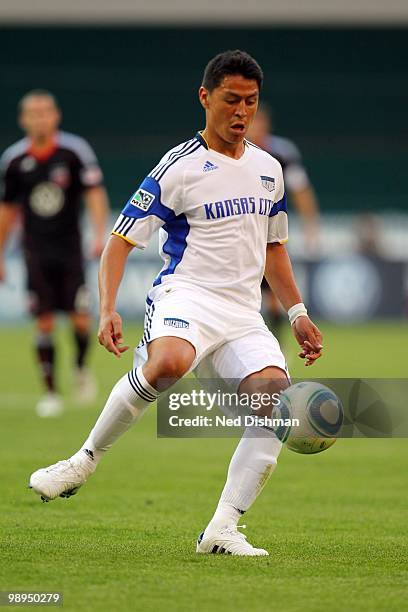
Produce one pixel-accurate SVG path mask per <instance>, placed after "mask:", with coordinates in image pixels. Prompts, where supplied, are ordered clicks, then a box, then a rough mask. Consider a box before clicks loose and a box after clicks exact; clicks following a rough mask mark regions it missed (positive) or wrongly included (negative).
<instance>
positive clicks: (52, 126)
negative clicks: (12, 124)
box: [20, 96, 61, 139]
mask: <svg viewBox="0 0 408 612" xmlns="http://www.w3.org/2000/svg"><path fill="white" fill-rule="evenodd" d="M60 119H61V115H60V112H59V110H58V108H56V106H55V104H54V101H53V99H52V98H49V97H48V96H31V97H29V98H27V99H26V100H25V102H24V106H23V108H22V111H21V114H20V125H21V127H22V128H23V130H24V131H25V132H26V133H27V135H28V136H30V137H31V138H34V139H40V138H49V137H50V136H52V134H53V133H54V132H55V130H56V129H57V127H58V124H59V122H60Z"/></svg>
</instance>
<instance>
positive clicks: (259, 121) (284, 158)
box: [248, 102, 319, 340]
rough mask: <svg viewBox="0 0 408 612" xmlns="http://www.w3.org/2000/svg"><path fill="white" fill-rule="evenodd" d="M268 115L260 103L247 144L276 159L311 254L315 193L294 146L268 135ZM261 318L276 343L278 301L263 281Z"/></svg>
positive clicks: (316, 232)
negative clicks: (272, 334) (250, 143)
mask: <svg viewBox="0 0 408 612" xmlns="http://www.w3.org/2000/svg"><path fill="white" fill-rule="evenodd" d="M272 131H273V124H272V111H271V109H270V107H269V106H268V105H267V104H265V103H264V102H262V103H260V104H259V107H258V111H257V114H256V116H255V119H254V121H253V123H252V125H251V127H250V128H249V130H248V140H250V141H251V142H253V143H254V144H256V145H257V146H258V147H260V148H261V149H264V151H267V152H268V153H270V154H271V155H272V156H273V157H275V159H277V160H278V161H279V162H280V164H281V166H282V169H283V178H284V181H285V187H286V191H287V193H288V195H289V201H290V202H292V203H293V205H294V206H295V208H296V210H297V212H298V213H299V215H300V216H301V221H302V224H303V229H304V236H305V245H306V248H307V250H308V252H309V254H315V253H316V252H317V250H318V242H319V207H318V204H317V200H316V196H315V192H314V189H313V186H312V184H311V182H310V179H309V177H308V174H307V172H306V169H305V167H304V165H303V161H302V157H301V155H300V151H299V149H298V148H297V146H296V145H295V143H294V142H292V141H291V140H289V139H288V138H282V137H281V136H276V135H275V134H273V133H272ZM262 293H263V301H264V304H265V312H264V317H265V319H266V322H267V324H268V326H269V327H270V329H271V330H272V331H273V333H274V335H275V336H276V337H277V338H278V340H279V339H280V335H281V331H282V328H283V326H284V324H285V316H284V313H283V311H282V307H281V305H280V303H279V300H278V299H277V298H276V296H275V295H274V293H273V292H272V291H271V290H270V288H269V285H268V283H267V282H266V280H265V279H264V280H263V282H262Z"/></svg>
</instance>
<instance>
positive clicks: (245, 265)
mask: <svg viewBox="0 0 408 612" xmlns="http://www.w3.org/2000/svg"><path fill="white" fill-rule="evenodd" d="M262 78H263V74H262V70H261V68H260V67H259V65H258V64H257V62H256V61H255V60H254V59H253V58H252V57H250V56H249V55H248V54H247V53H245V52H243V51H226V52H224V53H221V54H219V55H217V56H216V57H214V58H213V59H212V60H211V61H210V62H209V63H208V65H207V67H206V69H205V72H204V78H203V84H202V86H201V87H200V90H199V99H200V102H201V105H202V106H203V108H204V109H205V114H206V126H205V129H204V130H203V131H202V132H199V133H197V134H196V136H194V137H193V138H191V139H190V140H188V141H187V142H185V143H183V144H181V145H178V146H177V147H175V148H174V149H172V150H171V151H169V152H168V153H167V154H166V155H165V156H164V157H163V158H162V160H161V161H160V162H159V164H158V165H157V166H156V167H155V168H154V169H153V170H152V172H151V173H150V174H149V175H148V176H147V177H146V178H145V180H144V181H143V182H142V184H141V186H140V187H139V189H137V191H136V192H135V193H134V194H133V195H132V196H131V197H130V199H129V201H128V203H127V204H126V206H125V207H124V209H123V211H122V214H121V215H120V216H119V218H118V220H117V223H116V224H115V226H114V230H113V235H112V236H111V238H110V240H109V242H108V244H107V246H106V248H105V250H104V253H103V255H102V260H101V267H100V275H99V282H100V297H101V303H100V326H99V342H100V343H101V344H102V345H103V346H104V347H105V348H106V349H107V350H108V351H110V352H111V353H113V354H114V355H115V356H117V357H120V356H121V354H122V353H123V352H124V351H126V350H127V349H128V347H127V346H126V345H124V339H123V335H122V321H121V318H120V315H119V314H118V313H117V312H116V307H115V302H116V295H117V291H118V287H119V285H120V281H121V278H122V274H123V271H124V266H125V262H126V259H127V256H128V254H129V252H130V251H131V250H132V249H133V248H134V247H136V248H141V249H143V248H145V247H146V245H147V242H148V240H149V238H150V236H151V234H152V233H153V232H154V231H155V230H156V229H157V228H160V232H161V235H162V242H161V244H162V246H161V253H162V257H163V259H164V262H165V263H164V266H163V268H162V270H161V272H160V273H159V275H158V276H157V278H156V279H155V280H154V282H153V285H152V288H151V290H150V291H149V294H148V297H147V312H146V322H145V332H144V335H143V338H142V340H141V342H140V344H139V347H138V348H137V350H136V354H135V356H136V359H135V364H134V369H132V370H131V371H130V372H129V373H127V374H125V376H123V378H121V379H120V380H119V381H118V382H117V383H116V385H115V386H114V388H113V389H112V392H111V394H110V396H109V398H108V400H107V403H106V405H105V407H104V409H103V411H102V413H101V415H100V416H99V418H98V420H97V422H96V424H95V426H94V428H93V429H92V431H91V432H90V434H89V436H88V438H87V440H86V441H85V443H84V444H83V446H82V448H81V449H80V450H79V451H78V452H77V453H76V454H74V455H73V456H72V457H71V458H70V459H68V460H64V461H60V462H58V463H56V464H54V465H52V466H49V467H47V468H42V469H39V470H37V471H36V472H34V473H33V474H32V475H31V478H30V486H31V487H32V488H33V489H34V491H35V492H36V493H37V494H39V495H41V497H42V498H43V500H45V501H48V500H51V499H55V498H56V497H57V496H59V495H60V496H62V497H68V496H70V495H72V494H73V493H75V492H76V491H77V490H78V488H79V487H80V486H81V485H82V484H83V483H84V482H85V481H86V479H87V478H88V476H89V475H90V474H92V472H94V470H95V468H96V466H97V464H98V463H99V461H100V460H101V459H102V457H103V456H104V455H105V453H106V452H107V451H108V450H109V449H110V447H111V446H112V444H113V443H114V442H115V441H116V440H117V439H118V437H119V436H120V435H122V434H123V433H124V432H125V431H127V430H128V429H129V427H130V426H131V425H132V424H134V423H135V422H136V421H138V419H140V417H141V415H142V414H143V412H144V411H145V410H146V408H147V407H148V406H149V404H151V403H152V402H154V401H155V400H156V399H157V397H158V396H159V394H160V391H162V390H163V387H164V386H165V384H164V381H165V380H167V381H168V380H169V379H171V380H178V379H179V378H181V377H182V376H183V375H184V374H186V373H187V372H190V371H192V370H194V369H196V368H198V369H199V368H200V367H201V366H202V365H203V364H205V365H209V366H211V367H212V368H213V369H214V370H215V371H216V372H217V374H218V376H219V378H220V379H236V380H238V381H240V384H239V392H240V393H248V390H250V391H249V392H252V391H256V390H257V389H258V388H264V389H265V388H267V389H268V392H270V393H271V392H277V391H280V390H281V389H283V388H286V387H287V386H288V384H289V383H288V378H287V372H286V366H285V359H284V356H283V354H282V352H281V350H280V348H279V344H278V342H277V341H276V339H275V338H274V336H273V335H272V333H271V332H270V331H269V330H268V329H267V327H266V325H265V323H264V321H263V319H262V317H261V315H260V312H259V309H260V300H261V295H260V284H261V280H262V276H263V272H264V269H265V264H266V277H267V279H268V282H269V283H270V284H271V285H272V287H273V289H274V291H276V293H277V295H278V296H279V299H280V300H281V301H282V303H283V304H284V306H285V308H286V309H287V310H288V314H289V320H290V323H291V324H292V329H293V332H294V334H295V337H296V339H297V341H298V342H299V344H300V345H301V352H300V356H301V357H303V358H304V359H305V362H306V365H311V364H313V363H314V362H315V360H316V359H318V358H319V357H320V355H321V350H322V344H321V341H322V338H321V334H320V332H319V330H318V329H317V327H316V326H315V325H314V324H313V323H312V321H311V320H310V319H309V317H308V316H307V311H306V308H305V306H304V305H303V303H302V300H301V297H300V294H299V291H298V289H297V287H296V283H295V280H294V278H293V274H292V269H291V265H290V261H289V258H288V255H287V252H286V250H285V246H284V242H285V241H286V239H287V213H286V200H285V193H284V185H283V178H282V169H281V166H280V164H279V163H278V162H277V161H276V160H275V159H274V158H273V157H271V156H270V155H269V154H268V153H266V152H265V151H262V150H261V149H259V148H258V147H256V146H253V145H251V144H250V143H248V142H247V141H246V140H245V134H246V132H247V130H248V127H249V125H250V123H251V121H252V119H253V116H254V114H255V112H256V108H257V104H258V97H259V91H260V88H261V84H262ZM206 362H207V363H206ZM168 385H169V383H168V382H167V386H168ZM280 449H281V443H280V441H279V440H278V439H277V437H276V436H275V434H274V432H273V431H271V430H269V429H265V428H262V427H256V426H254V427H248V428H247V429H246V430H245V434H244V436H243V438H242V439H241V441H240V442H239V444H238V447H237V449H236V451H235V453H234V456H233V457H232V461H231V463H230V466H229V470H228V475H227V481H226V484H225V487H224V490H223V492H222V494H221V498H220V501H219V504H218V507H217V509H216V511H215V514H214V516H213V518H212V519H211V521H210V522H209V524H208V526H207V527H206V529H205V530H204V532H203V533H202V534H201V535H200V537H199V539H198V541H197V552H199V553H215V552H217V553H227V554H232V555H242V556H246V555H248V556H258V555H267V554H268V553H267V552H266V550H264V549H262V548H255V547H254V546H252V545H251V544H250V543H249V542H248V541H247V539H246V538H245V537H244V535H243V534H242V533H241V532H239V531H238V521H239V519H240V517H241V516H242V514H243V513H244V512H245V511H246V510H248V508H250V506H251V505H252V504H253V502H254V501H255V499H256V497H257V496H258V494H259V493H260V491H261V489H262V488H263V485H264V484H265V482H266V481H267V479H268V477H269V476H270V475H271V473H272V472H273V470H274V468H275V466H276V462H277V457H278V455H279V452H280Z"/></svg>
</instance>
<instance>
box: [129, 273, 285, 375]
mask: <svg viewBox="0 0 408 612" xmlns="http://www.w3.org/2000/svg"><path fill="white" fill-rule="evenodd" d="M149 295H150V297H149V298H148V299H147V306H146V316H145V326H144V334H143V337H142V340H141V341H140V343H139V345H138V347H137V348H136V350H135V360H134V367H138V366H140V365H142V364H143V363H144V362H145V361H146V360H147V350H146V347H147V344H148V343H149V342H151V341H152V340H155V339H156V338H161V337H163V336H176V337H178V338H183V339H184V340H188V342H190V343H191V344H192V345H193V346H194V348H195V351H196V357H195V359H194V362H193V364H192V366H191V368H190V371H192V370H195V373H196V374H197V376H198V377H199V378H221V379H224V380H225V379H236V380H238V381H241V380H243V379H244V378H245V377H246V376H249V374H252V373H254V372H259V371H260V370H262V369H264V368H266V367H268V366H275V367H278V368H280V369H281V370H284V371H285V372H286V374H287V366H286V362H285V358H284V356H283V353H282V351H281V349H280V346H279V342H278V341H277V339H276V338H275V336H274V335H273V334H272V333H271V332H270V331H269V329H268V328H267V326H266V325H265V322H264V320H263V318H262V315H261V314H260V313H259V312H257V311H254V310H251V309H250V308H245V307H243V306H240V305H239V306H237V305H236V304H234V303H233V302H231V301H230V300H227V299H226V298H223V297H218V296H217V297H214V294H213V293H212V292H209V291H208V290H206V289H202V288H197V287H194V288H190V287H188V288H186V287H184V286H179V285H177V286H174V285H171V284H169V283H167V284H165V285H159V286H157V287H155V288H154V289H153V290H152V291H151V292H150V294H149Z"/></svg>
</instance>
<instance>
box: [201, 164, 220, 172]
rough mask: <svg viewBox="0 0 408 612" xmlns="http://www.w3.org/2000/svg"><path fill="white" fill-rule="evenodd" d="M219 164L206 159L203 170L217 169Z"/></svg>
mask: <svg viewBox="0 0 408 612" xmlns="http://www.w3.org/2000/svg"><path fill="white" fill-rule="evenodd" d="M217 169H218V166H216V165H215V164H212V163H211V162H210V161H206V162H205V164H204V166H203V172H209V171H210V170H217Z"/></svg>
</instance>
